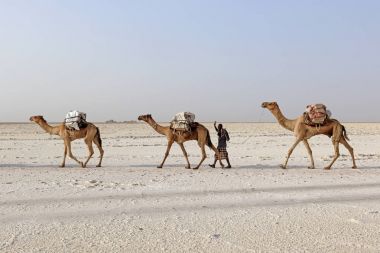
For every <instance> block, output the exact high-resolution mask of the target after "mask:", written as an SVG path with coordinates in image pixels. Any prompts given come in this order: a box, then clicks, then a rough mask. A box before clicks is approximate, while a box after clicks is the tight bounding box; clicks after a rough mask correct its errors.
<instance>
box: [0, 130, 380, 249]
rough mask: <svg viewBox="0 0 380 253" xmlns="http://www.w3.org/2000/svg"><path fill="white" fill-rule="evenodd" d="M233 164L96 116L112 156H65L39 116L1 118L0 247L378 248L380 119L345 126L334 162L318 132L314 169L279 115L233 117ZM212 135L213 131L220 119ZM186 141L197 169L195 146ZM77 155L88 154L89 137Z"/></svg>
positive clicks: (78, 143)
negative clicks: (265, 119) (35, 120)
mask: <svg viewBox="0 0 380 253" xmlns="http://www.w3.org/2000/svg"><path fill="white" fill-rule="evenodd" d="M224 125H225V127H226V128H227V130H228V131H229V133H230V136H231V141H230V142H229V147H228V151H229V154H230V159H231V163H232V165H233V168H232V169H221V168H220V167H217V168H215V169H212V168H210V167H208V164H209V163H211V162H212V160H213V152H212V151H211V150H209V149H207V154H208V158H207V160H206V161H205V162H204V164H203V166H202V167H201V168H200V169H199V170H188V169H185V159H184V157H183V155H182V151H181V149H180V148H179V146H178V145H176V144H174V145H173V148H172V150H171V154H170V156H169V158H168V160H167V161H166V164H165V166H164V168H162V169H157V168H156V166H157V165H158V164H159V163H160V162H161V160H162V158H163V155H164V152H165V150H166V139H165V137H164V136H160V135H158V134H157V133H156V132H154V130H153V129H152V128H150V127H149V126H147V125H146V124H97V126H98V127H99V129H100V131H101V136H102V139H103V147H104V150H105V156H104V160H103V167H101V168H96V167H95V165H96V163H97V161H98V154H99V153H98V151H97V149H96V147H94V148H95V156H94V157H93V158H92V160H91V161H90V163H89V166H88V167H87V168H80V167H79V166H78V165H77V164H76V163H75V162H74V161H72V160H70V159H68V160H67V161H66V167H65V168H59V167H58V165H59V164H60V163H61V161H62V156H63V144H62V140H60V139H59V138H58V137H57V136H50V135H49V134H47V133H45V132H44V131H43V130H42V129H41V128H40V127H39V126H37V125H35V124H5V123H4V124H0V225H1V226H0V228H1V229H0V252H218V253H222V252H379V250H380V124H377V123H345V124H344V125H345V126H346V129H347V132H348V135H349V137H350V138H351V141H350V144H351V145H352V146H353V147H354V151H355V155H356V158H357V165H358V167H359V168H358V169H351V166H352V162H351V158H350V156H349V154H348V152H347V150H346V149H345V148H344V147H343V146H342V145H341V147H340V150H341V157H340V158H339V159H338V160H337V162H336V163H335V164H334V166H333V168H332V170H330V171H326V170H323V167H324V166H325V165H327V164H328V162H329V161H331V159H332V155H333V147H332V145H331V141H330V139H329V138H328V137H325V136H317V137H313V138H312V139H311V140H310V145H311V148H312V150H313V154H314V159H315V163H316V169H314V170H311V169H308V168H307V167H308V165H309V158H308V155H307V152H306V149H305V147H304V146H303V145H302V144H300V145H299V146H298V147H297V148H296V150H295V152H294V153H293V155H292V157H291V159H290V162H289V168H288V169H287V170H283V169H281V168H280V167H279V165H280V164H281V163H282V162H283V161H284V159H285V156H286V153H287V150H288V148H289V147H290V146H291V145H292V144H293V141H294V137H293V135H292V133H291V132H288V131H287V130H285V129H283V128H281V127H280V126H279V125H278V124H276V123H225V124H224ZM205 126H206V127H208V129H210V132H211V136H212V141H213V143H214V144H215V145H216V143H217V137H216V133H215V132H214V130H213V127H212V124H207V123H206V124H205ZM185 147H186V149H187V151H188V153H189V159H190V162H191V163H192V165H195V164H197V163H198V162H199V160H200V149H199V147H198V146H197V143H196V142H187V143H186V144H185ZM73 153H74V154H75V155H76V156H77V157H78V158H79V159H80V160H82V161H83V160H84V159H85V157H86V155H87V150H86V146H85V145H84V143H83V140H77V141H75V142H73Z"/></svg>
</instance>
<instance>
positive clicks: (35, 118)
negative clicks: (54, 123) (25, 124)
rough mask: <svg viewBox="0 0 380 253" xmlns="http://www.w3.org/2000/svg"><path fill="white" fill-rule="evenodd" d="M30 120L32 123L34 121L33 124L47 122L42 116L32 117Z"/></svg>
mask: <svg viewBox="0 0 380 253" xmlns="http://www.w3.org/2000/svg"><path fill="white" fill-rule="evenodd" d="M29 120H30V121H33V122H35V123H37V124H38V123H40V122H43V121H44V122H46V120H45V119H44V117H43V116H41V115H37V116H32V117H30V118H29Z"/></svg>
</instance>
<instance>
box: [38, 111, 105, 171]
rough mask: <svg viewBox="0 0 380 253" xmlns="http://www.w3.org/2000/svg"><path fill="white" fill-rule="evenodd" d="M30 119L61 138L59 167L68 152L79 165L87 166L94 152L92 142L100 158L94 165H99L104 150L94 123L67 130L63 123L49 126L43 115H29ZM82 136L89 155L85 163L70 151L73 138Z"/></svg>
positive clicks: (63, 163)
mask: <svg viewBox="0 0 380 253" xmlns="http://www.w3.org/2000/svg"><path fill="white" fill-rule="evenodd" d="M30 121H33V122H35V123H37V124H38V125H39V126H40V127H41V128H42V129H44V130H45V131H46V132H47V133H49V134H54V135H58V136H60V137H61V138H62V139H63V141H64V145H65V153H64V156H63V162H62V164H61V165H60V167H65V162H66V156H67V153H68V154H69V157H70V158H71V159H73V160H74V161H76V162H77V163H78V164H79V165H81V166H82V167H83V168H85V167H86V166H87V163H88V161H89V160H90V158H91V157H92V155H93V154H94V149H93V148H92V142H94V143H95V145H96V146H97V147H98V149H99V152H100V160H99V163H98V165H96V167H101V165H102V160H103V154H104V150H103V148H102V139H101V138H100V132H99V128H97V127H96V126H95V125H94V124H92V123H88V125H87V127H85V128H82V129H80V130H68V129H67V128H66V126H65V124H64V123H62V124H60V125H58V126H50V125H49V124H48V123H47V122H46V120H45V119H44V118H43V116H32V117H30ZM83 138H84V142H85V143H86V145H87V147H88V151H89V155H88V158H87V160H86V162H85V163H83V162H80V161H79V160H78V159H77V158H76V157H75V156H74V155H73V153H72V152H71V142H72V141H73V140H76V139H83Z"/></svg>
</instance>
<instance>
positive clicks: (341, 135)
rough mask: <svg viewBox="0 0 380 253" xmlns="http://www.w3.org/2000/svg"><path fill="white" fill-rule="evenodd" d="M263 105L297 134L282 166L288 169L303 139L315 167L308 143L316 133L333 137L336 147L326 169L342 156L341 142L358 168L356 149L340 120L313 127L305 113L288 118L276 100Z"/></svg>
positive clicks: (312, 165) (286, 127) (312, 167)
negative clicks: (293, 154)
mask: <svg viewBox="0 0 380 253" xmlns="http://www.w3.org/2000/svg"><path fill="white" fill-rule="evenodd" d="M261 107H263V108H266V109H268V110H269V111H270V112H271V113H272V114H273V115H274V117H275V118H276V119H277V121H278V123H279V124H280V125H281V126H282V127H284V128H285V129H288V130H289V131H292V132H294V135H295V136H296V142H295V143H294V144H293V146H292V147H291V148H290V149H289V151H288V156H287V157H286V160H285V163H284V164H283V165H281V168H283V169H286V166H287V165H288V160H289V157H290V156H291V154H292V152H293V150H294V149H295V147H296V146H297V145H298V144H299V143H300V142H301V141H302V142H303V143H304V145H305V147H306V149H307V152H308V153H309V156H310V160H311V166H310V167H309V168H310V169H314V159H313V153H312V151H311V148H310V146H309V143H308V141H307V140H308V139H309V138H311V137H313V136H315V135H320V134H323V135H327V136H329V137H330V138H331V139H332V142H333V145H334V149H335V156H334V158H333V160H332V161H331V163H330V164H329V165H328V166H327V167H325V169H326V170H329V169H331V166H332V165H333V164H334V162H335V161H336V160H337V159H338V157H339V156H340V154H339V143H341V144H343V145H344V146H345V147H346V148H347V150H348V151H349V152H350V154H351V157H352V162H353V166H352V168H353V169H356V168H357V167H356V163H355V156H354V149H353V148H352V147H351V146H350V145H349V144H348V142H347V141H348V140H349V139H348V137H347V134H346V129H345V127H344V126H343V125H342V124H340V123H339V121H337V120H335V119H331V120H329V121H328V122H327V123H326V124H325V125H323V126H321V127H313V126H309V125H306V124H305V123H304V118H303V115H301V116H300V117H298V118H297V119H294V120H289V119H287V118H286V117H285V116H284V115H283V114H282V112H281V110H280V108H279V106H278V104H277V103H276V102H264V103H262V105H261Z"/></svg>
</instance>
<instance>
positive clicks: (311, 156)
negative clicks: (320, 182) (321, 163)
mask: <svg viewBox="0 0 380 253" xmlns="http://www.w3.org/2000/svg"><path fill="white" fill-rule="evenodd" d="M303 144H305V147H306V149H307V152H308V153H309V157H310V160H311V166H310V167H309V169H315V167H314V158H313V151H312V150H311V148H310V145H309V142H308V141H307V140H303Z"/></svg>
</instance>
